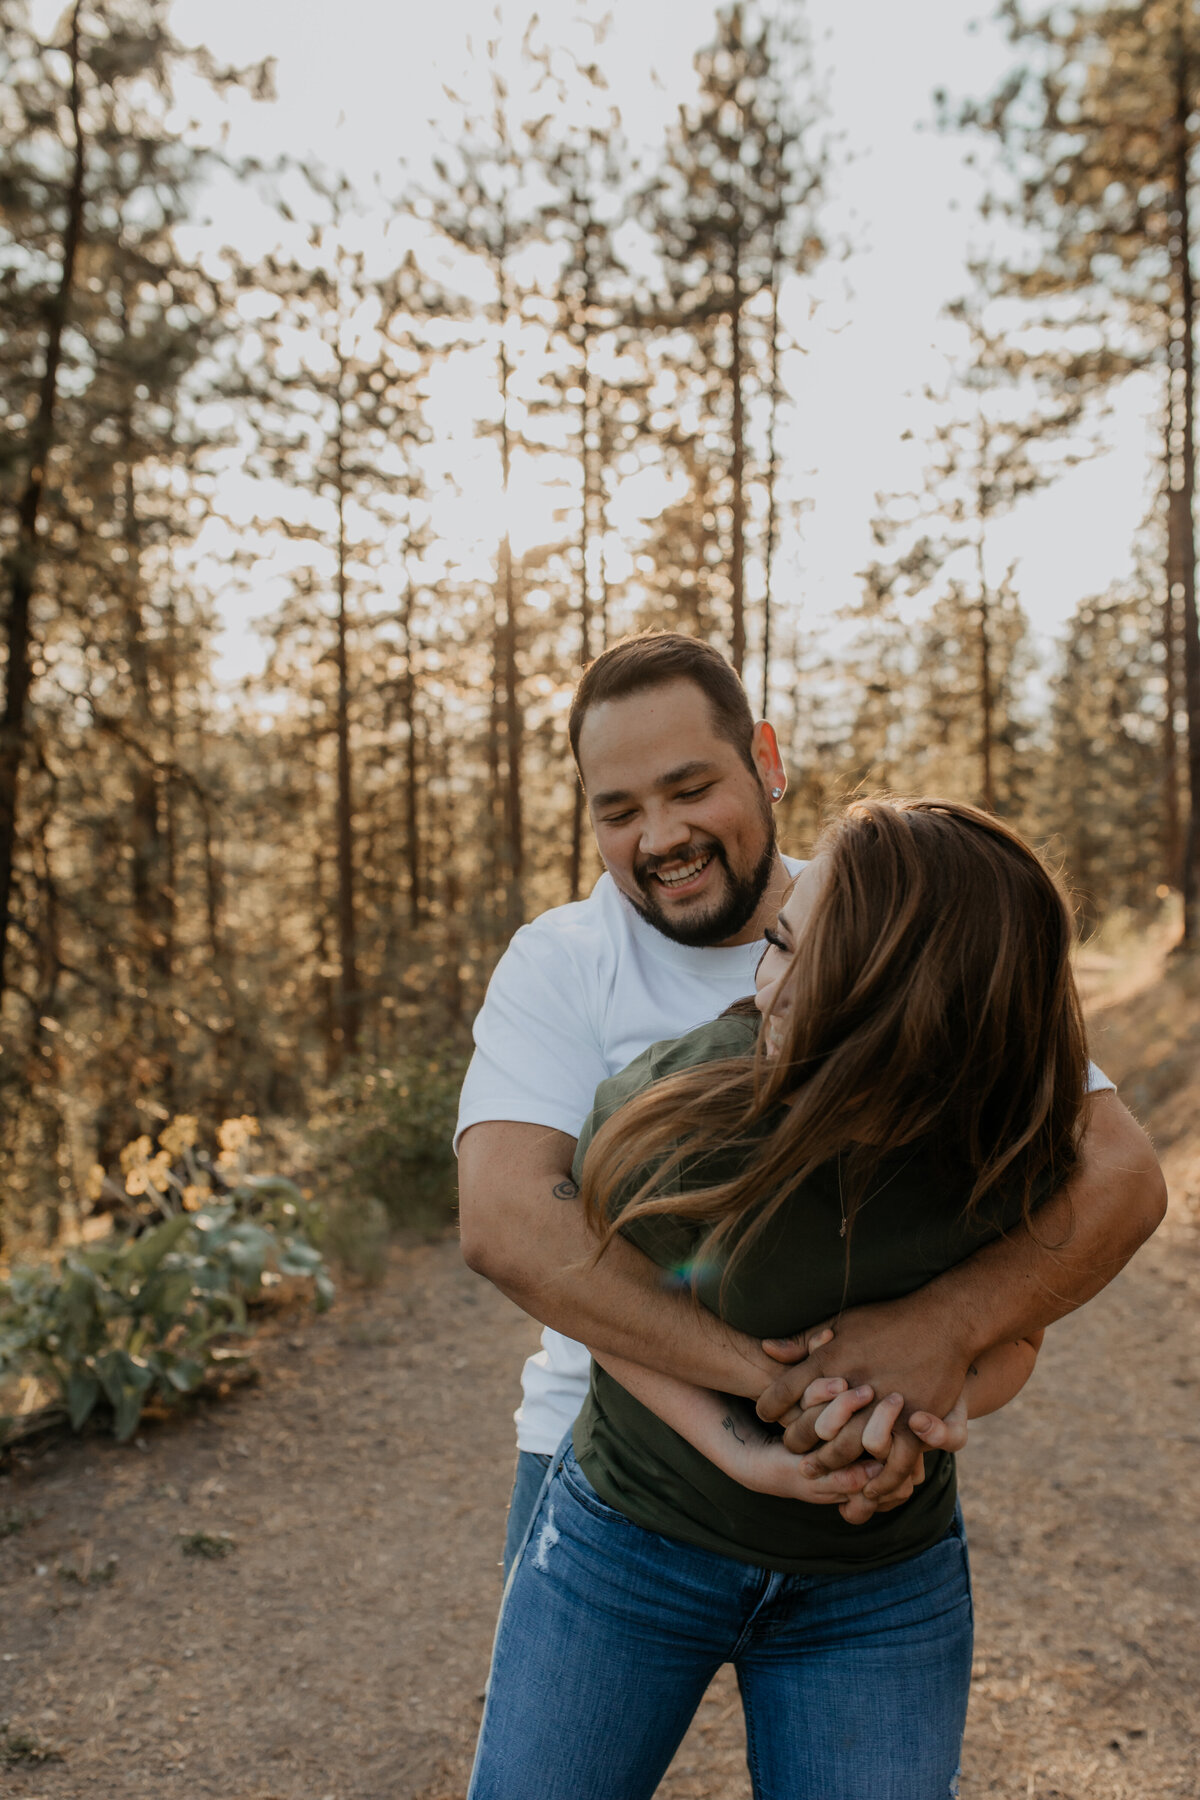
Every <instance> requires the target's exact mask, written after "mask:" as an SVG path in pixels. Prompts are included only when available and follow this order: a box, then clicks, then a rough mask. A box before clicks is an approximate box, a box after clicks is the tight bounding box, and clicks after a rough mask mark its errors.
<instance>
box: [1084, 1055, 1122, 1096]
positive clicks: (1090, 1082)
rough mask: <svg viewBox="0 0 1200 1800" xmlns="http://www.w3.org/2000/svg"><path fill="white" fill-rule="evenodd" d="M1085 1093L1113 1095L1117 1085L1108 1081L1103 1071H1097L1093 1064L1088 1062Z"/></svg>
mask: <svg viewBox="0 0 1200 1800" xmlns="http://www.w3.org/2000/svg"><path fill="white" fill-rule="evenodd" d="M1087 1091H1088V1093H1089V1094H1105V1093H1114V1094H1115V1093H1116V1091H1117V1084H1116V1082H1115V1081H1110V1080H1109V1079H1108V1076H1107V1075H1106V1074H1105V1073H1104V1070H1103V1069H1098V1068H1097V1067H1096V1065H1095V1063H1094V1062H1090V1063H1089V1064H1088V1066H1087Z"/></svg>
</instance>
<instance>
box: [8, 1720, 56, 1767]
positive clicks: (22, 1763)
mask: <svg viewBox="0 0 1200 1800" xmlns="http://www.w3.org/2000/svg"><path fill="white" fill-rule="evenodd" d="M62 1760H63V1753H62V1751H61V1750H55V1749H53V1748H52V1747H51V1746H50V1745H49V1744H43V1743H42V1742H41V1740H40V1739H39V1738H36V1737H34V1735H33V1733H32V1732H31V1731H21V1730H19V1729H15V1728H14V1727H13V1726H11V1725H0V1769H19V1768H22V1767H28V1766H30V1765H31V1764H37V1763H48V1762H61V1761H62Z"/></svg>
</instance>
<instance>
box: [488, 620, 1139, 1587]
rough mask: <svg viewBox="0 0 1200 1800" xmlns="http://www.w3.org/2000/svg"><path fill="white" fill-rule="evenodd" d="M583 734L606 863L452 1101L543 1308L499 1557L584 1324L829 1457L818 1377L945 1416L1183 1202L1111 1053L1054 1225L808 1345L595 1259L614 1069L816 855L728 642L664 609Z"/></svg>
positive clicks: (494, 1240)
mask: <svg viewBox="0 0 1200 1800" xmlns="http://www.w3.org/2000/svg"><path fill="white" fill-rule="evenodd" d="M570 738H571V747H572V750H573V752H574V755H575V759H576V763H577V766H578V769H579V775H580V779H581V781H582V783H583V787H584V792H585V794H586V796H587V803H588V811H589V815H590V817H591V821H592V827H593V830H594V831H595V834H596V842H597V845H598V847H599V850H600V854H601V857H602V858H603V861H604V865H605V871H606V872H605V874H604V875H602V876H601V878H600V880H599V882H598V883H597V884H596V887H595V889H594V890H593V892H592V894H591V896H590V897H589V898H588V899H587V900H585V901H582V902H579V903H576V904H574V905H571V906H563V907H556V908H554V909H553V910H552V911H550V912H548V913H545V914H543V915H542V917H541V918H539V919H537V920H535V921H534V922H533V923H532V924H531V925H527V926H524V927H523V928H522V929H521V930H520V931H518V932H517V934H516V936H515V937H514V938H513V941H512V943H511V944H510V946H509V948H508V950H507V951H506V952H505V954H504V956H503V957H502V958H501V961H500V963H499V964H498V966H497V969H496V972H495V974H494V976H493V978H492V982H491V985H490V986H489V989H488V993H487V998H486V1000H485V1002H484V1005H483V1009H482V1011H481V1012H480V1015H479V1018H478V1019H477V1021H476V1026H475V1041H476V1053H475V1056H474V1058H473V1060H472V1063H471V1067H470V1069H469V1071H468V1074H467V1079H466V1082H465V1084H464V1087H463V1095H462V1103H461V1109H460V1113H459V1131H458V1140H457V1141H458V1148H459V1193H460V1210H461V1223H462V1245H463V1255H464V1256H465V1258H466V1260H467V1262H468V1263H469V1264H470V1266H471V1267H472V1268H473V1269H475V1270H477V1271H478V1272H479V1273H480V1274H484V1275H486V1276H487V1277H488V1278H489V1279H490V1280H491V1281H493V1282H494V1283H495V1284H496V1286H497V1287H499V1288H500V1289H502V1291H503V1292H505V1293H507V1294H508V1295H509V1296H510V1297H511V1298H512V1299H514V1300H515V1301H516V1302H517V1303H518V1305H520V1306H522V1307H523V1308H524V1310H525V1311H526V1312H528V1313H530V1314H532V1316H533V1317H534V1318H536V1319H539V1320H540V1321H541V1322H542V1323H543V1325H544V1326H545V1327H546V1328H547V1329H546V1330H545V1331H544V1333H543V1338H542V1344H543V1348H542V1350H541V1351H540V1352H539V1354H538V1355H536V1356H534V1357H531V1358H530V1360H529V1362H527V1363H526V1365H525V1371H524V1376H523V1382H522V1386H523V1399H522V1404H521V1407H520V1409H519V1411H518V1413H517V1425H518V1452H519V1454H518V1468H517V1479H516V1483H515V1486H514V1490H513V1503H512V1506H511V1508H510V1513H509V1530H508V1542H507V1545H506V1557H511V1555H512V1554H513V1552H514V1550H515V1549H516V1548H517V1547H518V1546H519V1544H520V1542H521V1540H522V1538H523V1535H524V1528H525V1525H526V1523H527V1520H528V1517H529V1512H530V1509H531V1508H532V1506H533V1504H534V1501H535V1499H536V1495H537V1491H538V1488H539V1486H540V1481H541V1475H542V1472H543V1469H544V1467H545V1463H546V1460H547V1459H548V1457H549V1456H550V1455H551V1454H552V1453H553V1451H554V1450H555V1448H556V1447H557V1444H558V1442H559V1440H560V1439H561V1437H562V1436H563V1434H564V1433H565V1432H566V1430H567V1429H568V1428H569V1426H570V1425H571V1423H572V1421H573V1420H574V1417H575V1415H576V1413H577V1411H578V1409H579V1407H580V1406H581V1405H582V1402H583V1399H584V1396H585V1394H586V1391H587V1379H588V1352H587V1350H586V1349H585V1348H584V1343H587V1344H590V1345H592V1346H593V1347H594V1348H595V1349H596V1350H597V1351H602V1352H603V1351H606V1352H608V1353H609V1354H611V1355H613V1356H615V1357H621V1358H624V1359H625V1360H626V1361H629V1362H633V1363H638V1364H641V1365H643V1366H644V1367H646V1368H649V1369H652V1370H655V1371H659V1372H661V1373H665V1374H668V1375H673V1376H675V1377H677V1378H678V1379H681V1380H684V1381H688V1382H692V1383H694V1384H696V1385H698V1386H701V1387H708V1388H714V1389H717V1390H718V1391H720V1392H722V1393H730V1394H739V1395H743V1396H745V1397H747V1398H750V1399H752V1400H754V1401H755V1402H756V1403H757V1405H758V1410H759V1412H760V1414H761V1416H762V1417H763V1418H764V1419H775V1420H780V1421H782V1422H784V1423H786V1424H787V1425H788V1431H787V1437H786V1441H787V1443H788V1446H789V1448H791V1449H794V1450H796V1451H797V1452H801V1453H807V1455H806V1467H807V1468H808V1470H809V1471H810V1472H811V1474H812V1475H813V1476H814V1477H815V1478H818V1479H819V1478H820V1477H821V1476H822V1474H824V1473H828V1472H832V1471H835V1470H837V1469H840V1468H842V1467H845V1466H846V1465H847V1464H848V1463H850V1462H852V1461H854V1460H855V1459H856V1458H857V1457H858V1456H859V1454H860V1452H861V1448H862V1442H861V1436H862V1429H863V1423H864V1420H863V1418H862V1417H859V1418H858V1419H857V1421H854V1420H852V1421H851V1422H850V1424H848V1425H847V1426H846V1427H844V1429H843V1430H842V1432H840V1433H839V1434H838V1436H837V1437H836V1438H835V1439H834V1440H833V1441H832V1442H831V1443H829V1444H827V1445H822V1446H820V1448H819V1449H814V1445H815V1444H816V1439H815V1434H814V1433H813V1432H812V1429H811V1420H810V1419H808V1418H807V1417H803V1416H801V1415H799V1414H798V1413H797V1412H796V1402H797V1400H798V1397H799V1396H800V1395H801V1394H802V1393H803V1391H804V1389H805V1387H806V1386H807V1385H808V1383H809V1382H810V1381H812V1380H813V1379H815V1378H816V1377H817V1376H820V1375H842V1376H845V1377H846V1378H847V1379H848V1380H850V1381H851V1382H852V1383H855V1384H858V1383H864V1384H869V1385H870V1386H872V1387H873V1388H874V1390H875V1393H876V1394H877V1395H881V1394H887V1393H893V1392H895V1393H902V1394H903V1395H904V1397H905V1402H906V1408H907V1413H912V1412H914V1411H917V1410H918V1409H919V1410H922V1411H926V1412H931V1413H933V1414H935V1415H939V1416H943V1415H945V1414H946V1413H947V1412H948V1411H949V1409H950V1408H951V1407H952V1405H953V1403H954V1401H955V1400H956V1399H957V1397H958V1395H959V1393H960V1392H961V1390H962V1386H963V1383H964V1381H965V1378H966V1374H967V1371H968V1369H969V1368H970V1366H971V1364H972V1362H973V1360H974V1359H975V1357H976V1356H978V1355H980V1354H982V1352H983V1351H984V1350H986V1349H988V1348H990V1347H991V1346H992V1345H993V1344H996V1343H1000V1342H1003V1341H1004V1340H1006V1339H1008V1338H1010V1337H1012V1338H1020V1337H1026V1336H1028V1335H1029V1334H1030V1333H1031V1332H1034V1331H1037V1330H1040V1329H1042V1328H1043V1327H1044V1326H1046V1325H1048V1324H1051V1323H1052V1322H1053V1321H1054V1320H1055V1319H1058V1318H1061V1317H1062V1316H1063V1314H1064V1313H1066V1312H1069V1311H1071V1310H1072V1309H1073V1308H1074V1307H1076V1306H1079V1305H1081V1304H1082V1303H1083V1302H1084V1301H1085V1300H1088V1299H1090V1298H1091V1296H1092V1295H1093V1294H1094V1293H1096V1292H1098V1291H1099V1289H1100V1288H1101V1287H1103V1286H1104V1285H1105V1284H1106V1283H1107V1282H1108V1281H1110V1280H1111V1279H1112V1277H1113V1275H1115V1274H1116V1272H1117V1271H1118V1269H1120V1268H1121V1267H1122V1265H1123V1264H1124V1263H1125V1262H1126V1261H1127V1260H1128V1258H1129V1257H1130V1256H1131V1255H1132V1254H1133V1252H1134V1251H1135V1250H1136V1249H1137V1247H1138V1245H1139V1244H1141V1243H1142V1242H1143V1241H1144V1239H1145V1238H1146V1237H1148V1236H1149V1234H1150V1233H1151V1232H1152V1231H1153V1230H1154V1228H1155V1226H1156V1225H1157V1224H1158V1222H1159V1219H1160V1218H1161V1216H1162V1212H1163V1208H1164V1205H1165V1189H1164V1187H1163V1182H1162V1176H1161V1174H1160V1172H1159V1170H1158V1165H1157V1163H1156V1161H1155V1158H1154V1154H1153V1152H1152V1150H1151V1149H1150V1146H1149V1144H1148V1143H1147V1141H1146V1138H1145V1137H1144V1135H1143V1133H1142V1132H1141V1131H1140V1129H1139V1128H1138V1126H1137V1125H1136V1123H1135V1122H1134V1120H1133V1119H1132V1118H1131V1117H1130V1115H1129V1114H1128V1112H1126V1110H1125V1108H1124V1107H1123V1106H1122V1105H1121V1104H1120V1102H1119V1101H1118V1100H1117V1097H1116V1094H1115V1092H1114V1091H1113V1090H1112V1087H1111V1084H1110V1083H1108V1082H1106V1081H1105V1079H1104V1077H1103V1076H1101V1075H1100V1074H1099V1072H1098V1071H1094V1072H1093V1080H1092V1086H1093V1089H1094V1094H1093V1098H1092V1100H1091V1102H1090V1119H1089V1123H1088V1127H1087V1132H1086V1136H1085V1138H1084V1143H1083V1153H1082V1157H1081V1163H1080V1167H1079V1170H1078V1172H1077V1174H1076V1175H1075V1177H1074V1178H1073V1179H1072V1181H1071V1182H1070V1184H1069V1186H1068V1188H1067V1189H1065V1190H1064V1191H1063V1192H1062V1193H1060V1194H1059V1195H1056V1196H1055V1197H1054V1198H1053V1199H1052V1200H1051V1201H1049V1202H1048V1203H1047V1204H1046V1205H1045V1206H1044V1207H1043V1208H1042V1209H1041V1211H1040V1212H1039V1215H1038V1235H1037V1237H1036V1238H1035V1237H1034V1236H1033V1235H1032V1234H1031V1233H1030V1232H1028V1231H1024V1230H1022V1231H1018V1232H1014V1233H1013V1234H1011V1235H1010V1236H1009V1237H1007V1238H1005V1239H1004V1240H1002V1241H999V1242H997V1243H994V1244H991V1245H988V1246H987V1247H986V1248H985V1249H984V1250H982V1251H979V1252H978V1253H977V1254H976V1255H975V1256H973V1257H971V1258H969V1259H968V1260H967V1261H966V1262H965V1263H962V1264H960V1265H959V1267H958V1268H956V1269H953V1270H951V1271H949V1273H947V1274H945V1275H943V1276H940V1277H939V1278H938V1279H937V1280H936V1281H934V1282H932V1283H930V1285H929V1286H928V1287H926V1288H923V1289H921V1290H920V1291H919V1292H918V1293H916V1294H912V1295H909V1296H908V1297H906V1298H905V1299H903V1300H897V1301H893V1302H890V1303H888V1304H887V1305H878V1306H869V1307H861V1308H858V1309H855V1310H853V1311H850V1312H847V1313H845V1314H843V1315H842V1317H841V1318H840V1319H839V1321H838V1325H837V1332H836V1336H835V1337H834V1339H833V1340H832V1342H829V1343H826V1344H825V1345H824V1346H823V1347H822V1348H820V1349H818V1350H815V1351H814V1352H813V1353H811V1354H807V1355H805V1354H804V1351H805V1349H806V1348H807V1346H806V1345H804V1344H801V1345H798V1346H797V1348H796V1350H795V1352H794V1355H795V1357H796V1359H797V1360H795V1362H794V1366H791V1367H784V1368H781V1366H780V1360H779V1359H780V1358H781V1357H782V1356H784V1355H786V1354H787V1353H786V1352H785V1351H783V1350H781V1348H780V1347H778V1346H775V1347H774V1351H775V1353H774V1355H771V1354H768V1352H767V1350H766V1349H765V1348H764V1346H763V1345H761V1344H759V1343H757V1342H754V1341H753V1340H751V1339H748V1338H742V1337H740V1336H739V1335H738V1334H736V1333H734V1332H732V1331H730V1330H729V1329H728V1328H727V1327H726V1326H724V1325H723V1324H721V1323H720V1322H719V1321H718V1320H717V1319H716V1318H715V1317H713V1316H712V1315H709V1314H706V1313H704V1312H702V1311H700V1310H698V1309H697V1308H695V1307H694V1306H693V1304H692V1303H691V1300H690V1297H689V1296H688V1295H687V1294H685V1293H673V1292H669V1291H664V1288H663V1286H662V1281H661V1274H660V1271H659V1270H657V1269H656V1268H655V1267H654V1266H653V1265H652V1264H651V1263H650V1262H649V1261H648V1260H647V1259H646V1258H645V1257H643V1256H642V1255H641V1253H640V1252H639V1251H637V1250H635V1249H634V1248H633V1246H632V1245H630V1244H628V1243H626V1242H625V1241H624V1240H622V1239H620V1238H618V1239H617V1240H615V1241H614V1243H613V1245H612V1246H611V1248H610V1249H609V1251H608V1252H607V1253H606V1254H605V1256H604V1257H603V1258H602V1259H601V1261H600V1262H599V1263H594V1262H593V1261H592V1250H593V1242H592V1239H591V1237H590V1235H589V1233H588V1230H587V1228H586V1226H585V1224H584V1222H583V1219H582V1216H581V1214H580V1210H579V1207H578V1205H577V1202H576V1197H575V1188H574V1184H573V1183H572V1181H571V1178H570V1167H571V1158H572V1153H573V1151H574V1147H575V1140H576V1137H577V1136H578V1133H579V1130H580V1127H581V1126H582V1123H583V1121H584V1119H585V1118H586V1116H587V1114H588V1112H589V1111H590V1109H591V1103H592V1096H593V1093H594V1090H595V1088H596V1086H597V1084H598V1083H599V1082H600V1081H601V1080H603V1079H604V1078H605V1077H606V1076H608V1075H611V1074H613V1073H615V1072H616V1071H617V1070H618V1069H621V1068H623V1067H624V1066H625V1065H626V1064H627V1063H628V1062H630V1061H631V1060H632V1058H633V1057H634V1056H635V1055H637V1054H638V1053H639V1052H640V1051H642V1050H643V1049H645V1048H646V1046H647V1045H648V1044H650V1043H653V1042H655V1041H656V1040H658V1039H660V1038H669V1037H675V1036H678V1035H680V1034H681V1033H683V1032H685V1031H688V1030H690V1029H692V1027H694V1026H695V1025H697V1024H700V1023H701V1022H702V1021H703V1020H705V1019H708V1018H712V1017H714V1016H715V1015H716V1014H717V1013H719V1012H721V1011H722V1010H723V1009H724V1008H725V1007H726V1006H727V1005H729V1004H730V1002H732V1001H733V1000H735V999H738V998H740V997H741V996H743V995H746V994H748V993H750V992H751V990H752V987H753V974H754V967H755V964H756V963H757V961H758V958H759V956H760V955H761V953H762V949H763V931H764V928H765V927H766V926H767V925H768V923H769V922H770V921H772V920H773V919H774V917H775V915H776V913H777V912H778V910H779V906H780V904H781V902H782V899H783V897H784V895H785V893H786V891H787V887H788V884H789V882H790V879H791V877H792V875H793V874H794V873H795V872H796V869H797V868H798V866H799V865H798V864H797V863H795V862H789V861H788V860H787V859H785V858H784V857H783V856H781V855H780V853H779V851H778V849H777V847H776V844H775V835H774V820H773V814H772V811H771V808H772V806H773V805H774V804H776V803H777V802H778V801H779V800H780V799H781V798H782V795H783V792H784V788H785V785H786V781H785V775H784V770H783V764H782V761H781V759H780V755H779V747H778V744H777V742H776V739H775V734H774V732H773V731H772V729H771V727H770V725H768V724H766V723H765V722H759V723H758V724H757V725H756V724H755V723H754V720H753V717H752V715H751V712H750V708H749V704H748V702H747V700H746V696H745V692H744V690H743V689H742V686H741V683H740V682H739V681H738V679H737V676H736V675H735V674H734V672H733V670H732V669H731V668H730V667H729V665H728V664H727V663H726V662H725V661H724V659H723V658H722V657H721V656H720V655H719V654H718V653H717V652H716V651H715V650H713V649H712V648H711V647H710V646H708V645H706V644H703V643H700V642H698V641H695V640H693V639H690V638H686V637H682V636H679V635H676V634H672V633H660V634H653V635H647V636H643V637H640V638H633V639H628V640H626V641H625V642H623V643H621V644H617V645H614V646H613V647H612V648H611V649H609V650H607V651H605V652H604V654H603V655H602V656H601V657H599V658H598V659H597V661H596V662H594V663H593V664H592V665H591V666H590V667H589V668H588V670H587V671H586V672H585V674H584V676H583V679H582V681H581V682H580V684H579V687H578V689H577V691H576V694H575V699H574V702H573V705H572V708H571V715H570ZM813 1323H814V1324H815V1323H817V1322H816V1321H814V1322H813ZM580 1340H582V1341H580ZM920 1449H921V1446H920V1444H919V1442H918V1441H917V1439H916V1438H915V1437H914V1436H913V1435H912V1434H911V1433H909V1432H907V1431H905V1430H904V1429H903V1428H901V1429H899V1430H897V1432H896V1433H895V1436H894V1440H893V1448H892V1452H891V1454H890V1455H889V1457H888V1460H887V1465H886V1467H885V1469H884V1470H883V1472H882V1473H881V1474H879V1475H877V1476H876V1478H875V1480H874V1481H873V1482H872V1483H871V1484H870V1485H869V1486H868V1487H867V1488H866V1489H865V1497H866V1498H867V1499H868V1500H875V1501H883V1502H886V1500H887V1498H888V1496H889V1495H891V1494H893V1493H895V1492H896V1491H897V1490H898V1489H899V1488H900V1487H901V1486H902V1485H903V1484H904V1483H905V1482H906V1481H907V1479H908V1477H909V1475H910V1473H911V1471H912V1469H913V1466H914V1464H915V1462H916V1458H917V1456H918V1455H919V1453H920Z"/></svg>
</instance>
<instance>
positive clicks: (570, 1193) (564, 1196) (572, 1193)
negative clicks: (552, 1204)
mask: <svg viewBox="0 0 1200 1800" xmlns="http://www.w3.org/2000/svg"><path fill="white" fill-rule="evenodd" d="M551 1191H552V1193H553V1195H554V1198H555V1199H556V1200H578V1198H579V1188H578V1186H577V1184H576V1183H575V1182H573V1181H572V1180H571V1177H570V1176H569V1175H568V1176H567V1178H566V1180H565V1181H560V1182H558V1183H556V1185H555V1186H554V1188H553V1189H552V1190H551Z"/></svg>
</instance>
